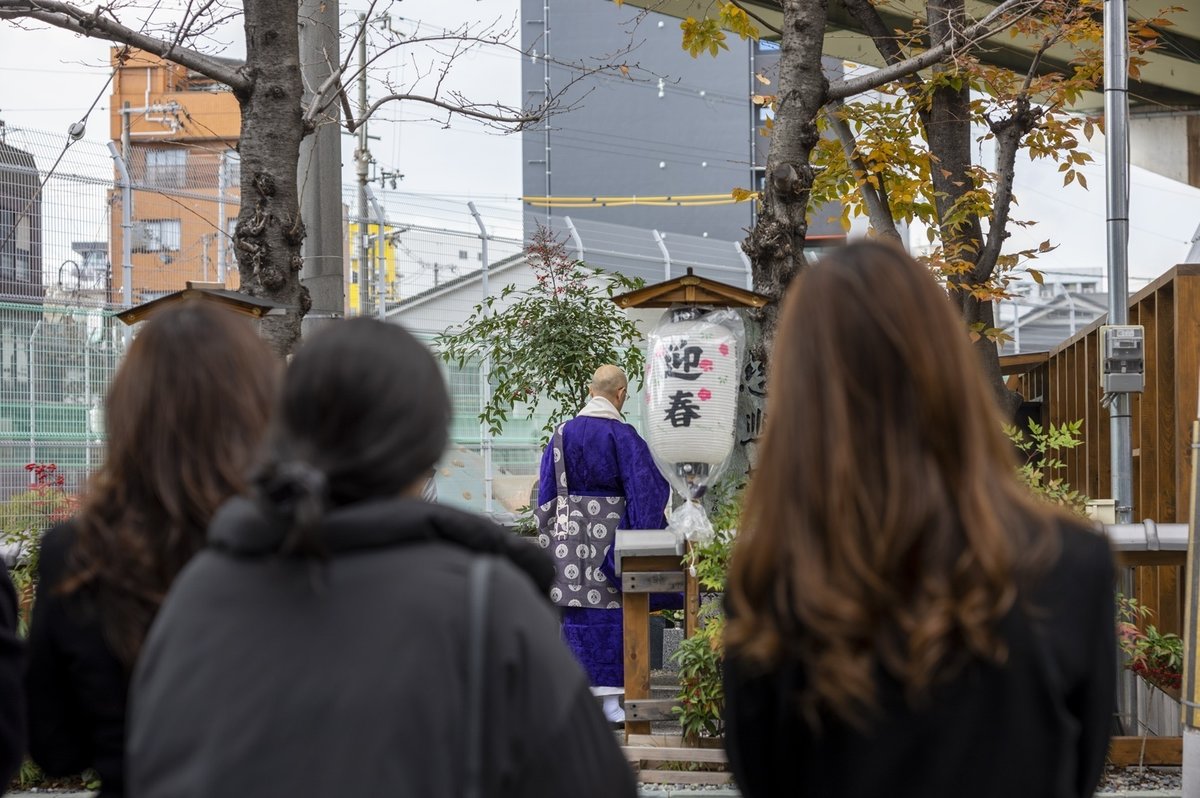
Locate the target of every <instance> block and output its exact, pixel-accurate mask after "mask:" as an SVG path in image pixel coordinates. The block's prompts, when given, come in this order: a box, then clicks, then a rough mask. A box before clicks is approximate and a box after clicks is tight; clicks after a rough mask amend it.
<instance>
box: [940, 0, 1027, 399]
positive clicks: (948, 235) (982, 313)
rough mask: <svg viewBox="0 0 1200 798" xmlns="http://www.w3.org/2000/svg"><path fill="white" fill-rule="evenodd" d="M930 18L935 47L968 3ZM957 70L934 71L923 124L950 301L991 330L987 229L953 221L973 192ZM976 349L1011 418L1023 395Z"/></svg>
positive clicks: (972, 221)
mask: <svg viewBox="0 0 1200 798" xmlns="http://www.w3.org/2000/svg"><path fill="white" fill-rule="evenodd" d="M927 18H928V20H929V34H930V45H931V46H935V47H936V46H937V45H939V44H941V43H942V42H943V41H946V40H947V39H949V38H950V35H951V29H952V27H954V28H958V29H961V28H962V27H964V26H965V24H966V12H965V2H964V0H930V2H929V4H928V6H927ZM955 72H956V68H955V66H954V65H953V64H952V63H951V64H939V65H937V66H935V67H934V68H933V81H934V82H935V85H936V87H935V88H934V90H933V92H932V96H931V98H930V103H929V107H928V108H927V109H925V110H924V111H923V112H922V113H921V120H922V122H923V124H924V126H925V137H926V140H927V141H928V143H929V151H930V152H931V153H932V154H933V155H934V156H936V160H935V161H934V162H933V163H932V164H931V168H930V174H931V176H932V179H933V187H934V191H935V193H936V204H937V211H938V219H939V220H940V221H941V236H942V247H943V249H944V250H945V251H946V252H947V253H949V254H950V261H951V264H952V265H953V263H954V261H955V260H960V264H959V268H958V269H956V270H954V271H952V273H951V275H950V278H949V288H950V298H951V300H952V301H953V302H954V303H955V305H956V306H958V308H959V310H960V312H961V313H962V317H963V320H964V321H965V322H966V324H967V326H968V327H971V326H973V325H982V328H983V329H988V328H992V327H995V318H994V312H993V309H992V303H991V302H990V301H988V300H980V299H978V298H976V297H975V296H973V295H972V294H971V291H970V289H971V283H972V282H973V280H974V278H975V277H976V273H975V272H976V270H975V269H974V267H975V261H976V260H978V258H979V253H980V252H981V251H982V250H983V245H984V240H983V227H982V225H981V223H980V219H979V217H978V216H976V215H974V214H971V215H969V216H967V217H965V218H961V219H959V220H958V221H957V222H956V221H955V220H954V218H953V214H954V207H955V204H956V203H957V202H958V201H959V200H960V199H962V197H963V196H964V195H966V194H967V193H968V192H970V191H972V190H974V189H975V182H974V178H972V176H971V166H972V162H971V88H970V86H969V85H968V82H967V80H966V77H965V76H963V78H962V80H961V81H960V82H959V83H958V85H957V86H954V85H950V84H949V83H947V82H946V81H945V80H944V78H945V76H947V75H948V74H949V75H953V74H954V73H955ZM973 348H974V349H975V353H976V354H977V355H978V358H979V363H980V366H982V368H983V372H984V375H985V376H986V378H987V380H988V384H989V385H990V386H991V387H992V390H993V392H994V393H995V395H996V398H997V401H998V402H999V403H1000V407H1001V409H1002V410H1004V411H1005V412H1006V413H1008V414H1011V413H1012V412H1013V411H1014V410H1015V409H1016V404H1017V403H1018V402H1019V397H1017V396H1015V395H1014V394H1012V393H1011V392H1010V391H1009V390H1008V388H1007V387H1005V385H1004V377H1003V376H1002V375H1001V374H1000V353H999V351H998V350H997V349H996V344H995V342H994V341H992V340H990V339H989V338H987V336H984V335H981V336H980V337H979V338H978V339H977V340H976V341H975V343H974V345H973Z"/></svg>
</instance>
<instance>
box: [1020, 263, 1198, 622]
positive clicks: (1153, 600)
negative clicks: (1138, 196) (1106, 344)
mask: <svg viewBox="0 0 1200 798" xmlns="http://www.w3.org/2000/svg"><path fill="white" fill-rule="evenodd" d="M1105 321H1106V319H1105V317H1101V318H1099V319H1097V320H1096V321H1095V322H1093V323H1092V324H1091V325H1089V326H1088V327H1086V328H1085V329H1084V330H1082V331H1081V332H1079V333H1078V334H1077V335H1075V336H1074V337H1072V338H1070V339H1068V340H1067V341H1064V342H1063V343H1062V344H1061V345H1060V346H1058V347H1057V348H1056V349H1054V350H1053V351H1051V352H1050V353H1049V354H1048V355H1044V356H1042V357H1038V356H1036V355H1017V356H1013V357H1011V358H1006V359H1004V360H1005V361H1006V370H1008V371H1012V372H1023V373H1020V374H1014V376H1013V378H1012V379H1011V380H1010V386H1014V387H1016V388H1017V389H1018V390H1019V391H1020V392H1021V394H1022V395H1023V396H1024V397H1025V399H1026V400H1027V401H1040V402H1041V403H1042V420H1043V421H1044V422H1051V423H1054V424H1061V423H1064V422H1067V421H1073V420H1076V419H1082V420H1083V445H1082V446H1080V447H1078V448H1076V449H1074V450H1071V451H1069V452H1066V453H1065V456H1064V457H1063V458H1062V459H1063V460H1064V461H1065V462H1066V464H1067V469H1066V478H1067V479H1068V480H1069V481H1070V483H1071V485H1072V486H1073V487H1075V488H1076V489H1078V490H1080V491H1082V492H1084V493H1086V494H1087V495H1088V497H1090V498H1093V499H1102V498H1111V497H1112V490H1111V482H1110V480H1111V474H1112V468H1111V462H1110V450H1111V447H1110V443H1109V435H1110V431H1109V430H1110V426H1109V414H1108V410H1107V409H1105V408H1103V407H1101V405H1100V399H1101V393H1100V354H1099V351H1098V346H1099V328H1100V326H1101V325H1102V324H1104V323H1105ZM1129 323H1130V324H1140V325H1142V326H1143V327H1145V330H1146V390H1145V392H1144V393H1142V394H1134V395H1133V400H1132V402H1131V405H1132V413H1133V424H1132V426H1133V504H1134V510H1133V518H1134V520H1135V521H1140V520H1142V519H1144V518H1149V519H1153V520H1155V521H1158V522H1160V523H1185V522H1186V521H1187V513H1188V507H1187V503H1188V495H1189V491H1188V485H1189V484H1190V483H1189V480H1190V479H1191V463H1190V461H1189V457H1188V454H1187V453H1188V441H1189V436H1190V430H1191V423H1192V421H1193V420H1194V419H1195V418H1196V414H1197V401H1198V397H1197V387H1198V384H1200V264H1184V265H1180V266H1176V267H1174V268H1173V269H1171V270H1170V271H1168V272H1167V273H1166V274H1164V275H1163V276H1162V277H1160V278H1158V279H1157V280H1155V281H1154V282H1153V283H1151V284H1150V285H1148V286H1146V287H1145V288H1143V289H1142V290H1140V291H1138V292H1137V293H1136V294H1135V295H1134V296H1133V297H1132V298H1131V299H1130V301H1129ZM1181 584H1182V582H1181V574H1180V565H1166V566H1152V567H1139V568H1137V569H1136V577H1135V592H1136V594H1137V597H1138V599H1139V600H1140V601H1142V602H1143V603H1144V604H1146V605H1147V606H1148V607H1150V608H1151V609H1152V610H1153V611H1154V612H1155V614H1156V618H1155V623H1156V625H1157V626H1158V627H1159V628H1160V629H1162V630H1164V631H1173V632H1179V631H1181V626H1182V621H1183V593H1182V589H1181Z"/></svg>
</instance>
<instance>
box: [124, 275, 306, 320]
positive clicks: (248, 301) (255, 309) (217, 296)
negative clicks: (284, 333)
mask: <svg viewBox="0 0 1200 798" xmlns="http://www.w3.org/2000/svg"><path fill="white" fill-rule="evenodd" d="M210 285H211V286H220V287H209V286H210ZM189 301H193V302H194V301H203V302H215V303H216V304H218V305H221V306H222V307H225V308H228V309H229V310H232V311H233V312H235V313H240V314H242V315H244V316H253V317H254V318H256V319H261V318H262V317H263V316H267V315H275V314H279V313H284V312H286V311H288V310H292V309H293V308H292V307H291V306H289V305H282V304H280V303H278V302H273V301H271V300H269V299H260V298H259V297H255V296H249V295H248V294H241V293H238V292H237V291H230V290H228V289H226V288H225V287H224V286H223V285H221V284H220V283H212V284H207V283H194V282H190V281H189V282H188V284H187V288H185V289H183V290H182V291H174V292H172V293H170V294H167V295H166V296H160V297H159V298H158V299H152V300H150V301H149V302H143V303H142V304H140V305H135V306H133V307H131V308H129V309H128V310H123V311H121V312H120V313H118V314H117V318H118V319H120V320H121V321H123V322H125V323H126V324H128V325H130V326H132V325H134V324H137V323H138V322H139V321H145V320H146V319H148V318H150V317H151V316H153V315H154V314H155V313H158V312H160V311H162V310H165V309H166V308H169V307H171V306H172V305H175V304H177V303H179V302H189Z"/></svg>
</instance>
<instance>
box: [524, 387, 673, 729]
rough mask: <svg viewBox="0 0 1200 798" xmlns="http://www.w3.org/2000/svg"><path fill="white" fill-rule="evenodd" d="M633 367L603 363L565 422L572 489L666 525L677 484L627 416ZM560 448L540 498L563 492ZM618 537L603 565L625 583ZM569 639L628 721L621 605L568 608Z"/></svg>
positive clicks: (545, 473) (547, 456) (614, 714)
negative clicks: (618, 502)
mask: <svg viewBox="0 0 1200 798" xmlns="http://www.w3.org/2000/svg"><path fill="white" fill-rule="evenodd" d="M628 389H629V383H628V380H627V379H626V377H625V372H623V371H621V369H619V368H617V367H616V366H601V367H600V368H599V369H597V370H596V373H595V375H594V376H593V377H592V383H591V385H590V386H589V396H590V398H589V400H588V402H587V404H586V405H584V407H583V409H582V410H580V412H579V414H578V415H577V416H576V417H575V418H573V419H571V420H570V421H568V422H567V423H566V424H565V425H563V433H562V449H563V461H564V463H565V466H566V478H567V482H568V486H569V489H570V493H571V494H572V495H575V496H596V497H622V498H623V499H624V500H625V510H624V515H623V517H622V518H621V520H620V523H619V524H618V526H619V527H620V528H621V529H662V528H664V527H665V526H666V518H665V517H664V515H663V511H664V510H665V508H666V505H667V500H668V499H669V498H670V495H671V488H670V486H669V485H668V484H667V481H666V479H664V478H663V476H662V474H660V473H659V471H658V468H657V467H656V466H655V464H654V460H653V458H652V457H651V456H650V449H649V447H647V446H646V442H645V441H644V440H642V437H641V436H640V435H638V433H637V430H635V429H634V428H633V427H632V426H631V425H629V424H626V423H625V420H624V417H623V416H622V415H621V407H622V406H623V405H624V403H625V399H626V397H627V396H628V394H629V390H628ZM552 449H553V447H552V446H548V447H547V448H546V451H545V452H544V453H543V455H542V465H541V471H540V477H539V481H538V504H539V505H544V504H546V503H547V502H549V501H551V500H553V499H554V498H555V496H556V487H555V468H554V457H553V452H552ZM612 542H613V541H612V539H611V538H609V545H608V549H607V553H606V555H605V556H604V562H603V565H601V570H602V571H603V572H604V575H605V576H606V577H607V580H608V583H609V584H610V585H614V586H616V587H617V588H619V587H620V585H621V580H620V579H618V578H617V576H616V572H615V568H614V564H613V548H612V545H611V544H612ZM562 613H563V616H562V618H563V638H564V639H565V640H566V642H567V645H568V646H569V647H570V648H571V650H572V651H573V652H574V653H575V656H576V658H577V659H578V660H579V662H580V663H581V664H582V665H583V667H584V669H585V670H586V671H587V674H588V678H589V679H590V681H591V684H592V692H593V693H595V694H596V695H598V696H603V699H604V714H605V716H606V717H607V718H608V719H609V720H610V721H612V722H614V723H621V722H623V721H624V720H625V711H624V710H623V709H622V708H621V705H620V702H619V696H620V695H621V694H622V693H623V692H624V684H625V667H624V656H623V649H624V646H623V642H624V641H623V636H622V628H621V609H620V608H619V607H617V608H615V609H608V608H603V609H602V608H593V607H582V606H564V607H563V608H562Z"/></svg>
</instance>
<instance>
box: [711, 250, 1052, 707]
mask: <svg viewBox="0 0 1200 798" xmlns="http://www.w3.org/2000/svg"><path fill="white" fill-rule="evenodd" d="M769 380H770V382H769V385H770V388H769V391H768V406H769V412H768V414H767V424H766V431H765V434H764V435H763V444H762V447H761V449H760V451H759V456H758V461H757V464H756V468H755V471H754V476H753V479H752V480H751V484H750V487H749V490H748V493H747V496H746V502H745V508H746V509H745V511H744V515H743V518H742V522H741V528H740V539H739V540H738V543H737V547H736V552H735V556H734V559H733V564H732V569H731V574H730V579H729V585H730V587H729V600H730V602H731V619H730V621H729V625H728V629H727V633H726V634H727V637H726V642H727V645H728V646H729V648H730V650H731V651H732V652H734V653H735V654H737V655H738V656H739V658H741V659H743V660H745V661H746V662H747V663H749V664H750V665H751V666H755V665H757V666H761V667H762V668H763V669H764V670H769V669H770V668H772V667H773V666H775V665H777V664H779V663H780V662H781V661H783V660H785V659H787V660H791V661H798V662H799V663H800V665H801V667H802V668H803V670H804V674H805V684H806V687H805V688H804V691H803V693H802V695H801V696H800V699H801V706H802V708H803V711H804V715H805V717H806V719H807V720H808V722H809V723H811V724H813V725H815V726H817V725H820V723H821V720H820V719H821V718H822V717H836V718H839V719H841V720H842V721H845V722H848V723H850V724H852V725H855V726H860V725H863V724H864V723H867V722H869V718H870V717H871V716H872V714H873V712H874V711H875V710H876V709H877V702H876V697H877V692H876V691H877V687H878V680H879V678H880V677H881V676H883V675H884V674H888V675H890V676H891V677H892V678H894V679H896V680H897V681H898V682H899V683H900V684H901V685H902V686H903V688H904V690H905V693H906V695H907V696H908V698H909V700H910V701H911V702H919V701H920V700H921V698H922V697H923V696H924V695H926V694H927V691H928V688H930V687H931V686H932V685H934V684H935V683H937V682H939V681H940V680H943V679H945V678H949V677H950V676H952V675H953V674H954V673H956V672H958V671H959V670H960V669H961V667H962V666H963V665H964V664H965V663H966V662H968V661H971V660H976V661H978V660H984V661H988V662H993V663H997V664H999V663H1003V662H1004V660H1005V658H1006V656H1007V650H1006V647H1005V643H1004V640H1003V639H1001V636H1000V635H999V634H998V632H997V624H998V622H999V621H1000V620H1001V619H1002V618H1003V617H1004V616H1005V615H1006V614H1007V613H1008V612H1009V611H1010V609H1011V608H1012V607H1013V604H1014V601H1016V599H1017V597H1018V591H1019V587H1020V586H1021V584H1022V581H1023V579H1024V578H1026V576H1032V575H1033V574H1035V573H1036V572H1037V570H1038V569H1039V568H1040V567H1043V566H1045V565H1047V564H1049V563H1050V562H1052V560H1053V558H1054V556H1055V552H1056V550H1057V546H1058V542H1057V537H1056V536H1055V535H1054V534H1053V531H1052V526H1053V522H1054V519H1055V517H1056V516H1057V511H1055V510H1052V509H1050V508H1049V507H1048V506H1043V505H1042V504H1041V503H1040V502H1039V501H1038V500H1037V499H1035V498H1034V497H1033V496H1032V495H1031V494H1030V493H1029V492H1028V491H1027V490H1026V489H1025V488H1024V487H1023V486H1022V485H1021V484H1020V483H1019V482H1018V481H1017V478H1016V476H1015V471H1014V465H1015V453H1014V451H1013V447H1012V445H1011V444H1010V442H1009V441H1008V440H1007V439H1006V438H1005V436H1004V435H1003V431H1002V420H1001V416H1000V413H999V410H998V408H997V405H996V402H995V398H994V395H993V393H992V392H991V390H990V389H989V387H988V385H987V384H986V381H985V380H984V378H983V376H982V371H981V369H980V368H979V366H978V364H977V362H976V359H975V355H974V353H973V352H972V350H971V347H970V345H969V342H968V340H967V331H966V330H965V329H964V326H963V321H962V318H961V317H960V316H959V315H958V314H957V313H955V312H954V310H953V308H952V305H951V303H950V301H949V300H948V299H947V296H946V294H945V292H944V291H943V290H942V289H941V288H939V287H938V285H937V283H936V282H935V281H934V279H933V277H932V276H931V275H930V274H929V272H928V270H927V269H925V268H924V267H922V266H921V265H919V264H918V263H916V262H915V261H914V260H913V259H912V258H910V257H909V256H908V255H906V254H905V253H903V252H902V251H900V250H899V249H897V248H893V247H891V246H887V245H885V244H881V243H876V242H863V243H856V244H851V245H849V246H846V247H843V248H841V249H839V250H836V251H834V252H832V253H831V254H829V255H828V256H826V257H825V258H824V259H823V260H822V261H821V262H820V263H818V264H816V265H814V266H811V267H809V268H808V269H806V270H805V271H804V272H803V273H802V274H801V275H800V276H799V277H798V278H797V279H796V281H795V282H794V284H793V285H792V287H791V288H790V290H789V292H788V295H787V297H786V298H785V300H784V308H783V312H782V315H781V318H780V322H779V326H778V329H777V333H776V337H775V344H774V349H773V352H772V359H771V368H770V376H769Z"/></svg>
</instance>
